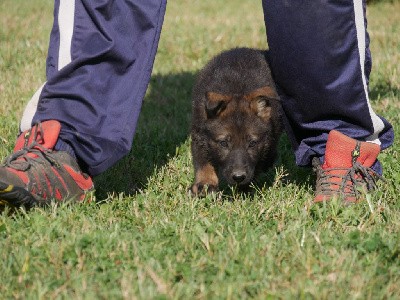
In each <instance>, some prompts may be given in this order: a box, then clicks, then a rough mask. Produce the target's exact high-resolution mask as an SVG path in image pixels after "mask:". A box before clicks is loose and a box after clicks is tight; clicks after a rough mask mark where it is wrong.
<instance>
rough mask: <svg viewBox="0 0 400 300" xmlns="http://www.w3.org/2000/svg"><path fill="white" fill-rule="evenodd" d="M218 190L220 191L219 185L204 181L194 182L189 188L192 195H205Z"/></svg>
mask: <svg viewBox="0 0 400 300" xmlns="http://www.w3.org/2000/svg"><path fill="white" fill-rule="evenodd" d="M216 192H218V186H216V185H213V184H207V183H202V182H198V183H194V184H193V185H192V186H191V187H190V189H189V193H190V194H191V195H192V196H198V197H205V196H206V195H207V194H210V193H216Z"/></svg>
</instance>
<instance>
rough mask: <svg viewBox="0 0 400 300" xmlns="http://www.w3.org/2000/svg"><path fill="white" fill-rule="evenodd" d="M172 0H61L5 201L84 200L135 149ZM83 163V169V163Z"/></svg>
mask: <svg viewBox="0 0 400 300" xmlns="http://www.w3.org/2000/svg"><path fill="white" fill-rule="evenodd" d="M165 7H166V0H116V1H107V0H99V1H89V0H56V1H55V10H54V12H55V13H54V26H53V30H52V32H51V36H50V45H49V53H48V59H47V74H46V75H47V81H46V83H45V84H44V85H43V86H42V87H41V89H39V90H38V91H37V92H36V93H35V95H34V96H33V98H32V99H31V101H30V102H29V103H28V105H27V107H26V109H25V111H24V114H23V117H22V121H21V132H22V134H21V135H20V136H19V138H18V139H17V142H16V146H15V149H14V153H13V154H11V155H10V156H9V157H7V158H6V161H5V163H4V164H3V165H2V166H0V204H1V203H3V202H6V203H8V204H11V205H15V206H21V205H23V206H25V207H28V208H29V207H31V206H33V205H37V204H47V203H48V202H49V200H51V199H57V200H65V199H69V198H71V199H72V198H74V199H78V200H82V199H84V196H85V194H86V193H87V191H90V190H91V189H92V187H93V183H92V180H91V178H90V177H89V176H88V175H86V174H85V173H83V172H82V171H81V168H82V167H83V169H84V171H86V172H88V173H89V175H91V176H94V175H97V174H99V173H101V172H103V171H105V170H106V169H107V168H109V167H110V166H112V165H113V164H114V163H115V162H116V161H118V160H119V159H120V158H122V157H123V156H124V155H125V154H127V153H128V152H129V150H130V148H131V144H132V140H133V136H134V132H135V128H136V124H137V120H138V117H139V113H140V109H141V105H142V100H143V98H144V95H145V92H146V89H147V86H148V83H149V80H150V75H151V71H152V67H153V62H154V58H155V54H156V50H157V46H158V41H159V37H160V32H161V27H162V23H163V18H164V14H165ZM77 162H79V165H78V163H77Z"/></svg>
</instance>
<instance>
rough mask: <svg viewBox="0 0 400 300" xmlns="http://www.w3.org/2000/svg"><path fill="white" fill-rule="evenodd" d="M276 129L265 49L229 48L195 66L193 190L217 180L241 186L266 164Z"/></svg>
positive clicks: (277, 113)
mask: <svg viewBox="0 0 400 300" xmlns="http://www.w3.org/2000/svg"><path fill="white" fill-rule="evenodd" d="M281 132H282V120H281V104H280V101H279V96H278V94H277V92H276V89H275V84H274V82H273V79H272V77H271V71H270V69H269V66H268V63H267V60H266V51H262V50H256V49H250V48H235V49H231V50H228V51H225V52H222V53H221V54H219V55H217V56H216V57H214V58H213V59H211V61H210V62H209V63H208V64H207V65H206V66H205V67H204V68H203V69H202V70H201V71H200V73H199V75H198V78H197V80H196V83H195V85H194V88H193V94H192V125H191V139H192V144H191V150H192V157H193V165H194V170H195V181H194V183H193V185H192V186H191V192H192V193H193V194H194V195H204V194H205V193H206V192H214V191H217V190H218V185H219V182H220V180H225V181H226V183H228V184H229V185H239V186H246V185H248V184H249V183H250V182H251V180H252V179H253V178H254V176H255V174H257V173H258V172H259V171H262V170H266V169H267V168H268V167H271V166H272V164H273V162H274V160H275V158H276V150H277V144H278V140H279V137H280V135H281Z"/></svg>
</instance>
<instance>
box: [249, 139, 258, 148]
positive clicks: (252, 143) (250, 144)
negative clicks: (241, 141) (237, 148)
mask: <svg viewBox="0 0 400 300" xmlns="http://www.w3.org/2000/svg"><path fill="white" fill-rule="evenodd" d="M256 145H257V141H256V140H252V141H250V143H249V147H250V148H253V147H255V146H256Z"/></svg>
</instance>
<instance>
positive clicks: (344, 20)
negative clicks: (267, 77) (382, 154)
mask: <svg viewBox="0 0 400 300" xmlns="http://www.w3.org/2000/svg"><path fill="white" fill-rule="evenodd" d="M263 8H264V16H265V24H266V30H267V38H268V45H269V58H270V64H271V69H272V72H273V75H274V79H275V80H276V82H277V85H278V86H279V88H280V92H281V95H280V96H281V98H282V105H283V108H284V111H285V116H286V125H287V126H286V129H287V133H288V135H289V137H290V140H291V141H292V144H293V146H294V149H295V154H296V162H297V164H298V165H300V166H307V165H310V163H311V159H312V157H314V156H319V157H321V156H323V155H324V152H325V144H326V141H327V137H328V133H329V131H330V130H332V129H336V130H338V131H340V132H342V133H344V134H346V135H348V136H350V137H352V138H354V139H357V140H362V141H373V142H375V143H378V144H379V145H380V146H381V148H382V149H385V148H387V147H388V146H390V145H391V144H392V142H393V130H392V127H391V125H390V124H389V123H388V122H387V121H386V120H385V119H384V118H382V117H379V116H377V115H376V114H375V112H374V111H373V109H372V107H371V105H370V100H369V98H368V78H369V73H370V70H371V55H370V51H369V37H368V34H367V32H366V19H365V1H362V0H354V1H345V2H340V3H339V2H337V1H322V0H317V1H312V2H310V3H308V2H307V4H305V3H304V2H303V1H298V0H292V1H270V0H263Z"/></svg>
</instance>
